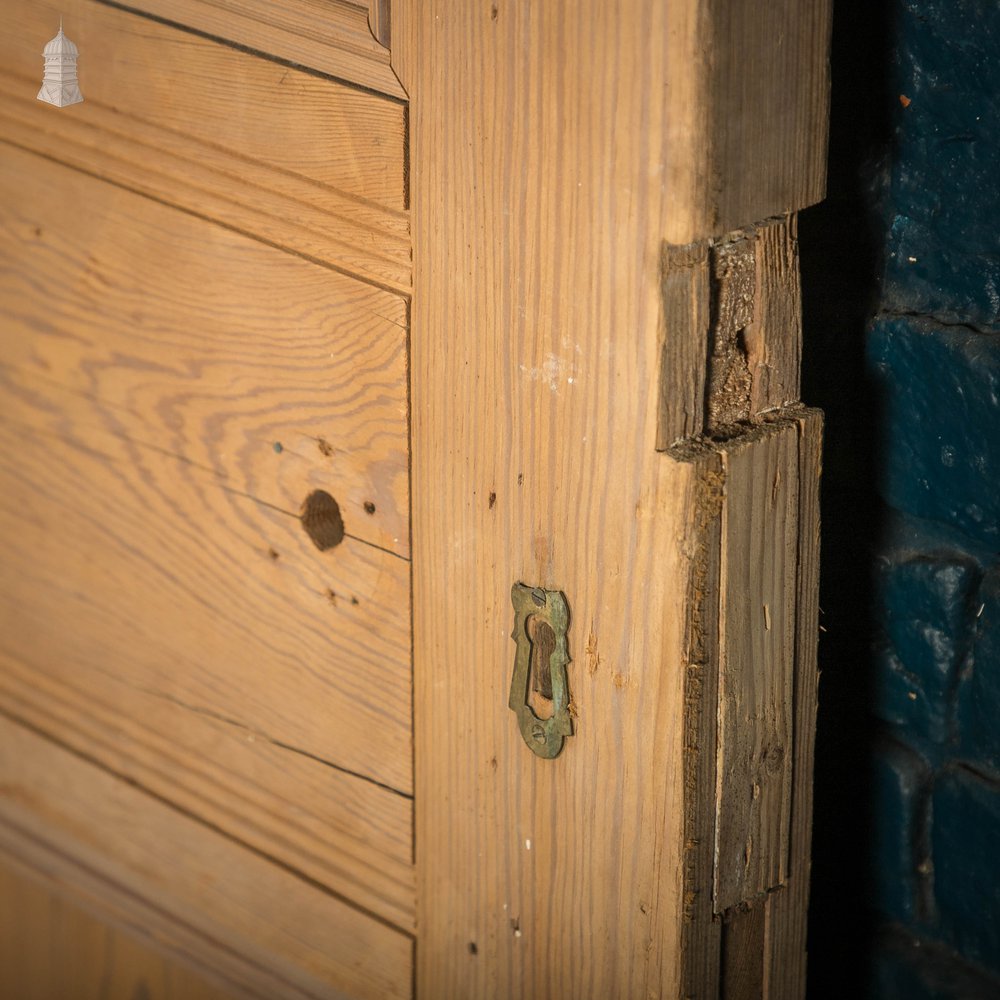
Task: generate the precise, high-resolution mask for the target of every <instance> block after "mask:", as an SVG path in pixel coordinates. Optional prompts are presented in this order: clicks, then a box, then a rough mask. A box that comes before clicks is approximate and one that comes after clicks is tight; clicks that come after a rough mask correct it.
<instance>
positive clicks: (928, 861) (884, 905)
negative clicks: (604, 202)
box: [866, 0, 1000, 1000]
mask: <svg viewBox="0 0 1000 1000" xmlns="http://www.w3.org/2000/svg"><path fill="white" fill-rule="evenodd" d="M893 12H894V20H893V25H892V40H893V41H892V48H893V55H894V62H893V67H892V77H891V84H892V86H891V90H892V94H891V101H892V105H893V112H892V114H893V137H894V143H893V147H892V149H891V150H889V151H887V157H888V162H887V169H886V171H885V184H884V187H883V189H882V190H881V191H880V192H879V193H878V197H879V199H880V201H881V207H882V213H883V219H884V235H885V261H884V276H883V282H882V289H881V298H880V308H879V312H878V315H877V316H876V318H875V320H874V322H873V323H872V325H871V327H870V330H869V333H868V340H867V352H866V364H867V370H868V374H869V377H870V380H871V387H872V390H873V398H874V401H875V413H874V432H875V434H876V436H877V440H876V442H875V456H876V469H877V470H878V471H877V476H878V481H877V484H876V486H877V491H878V493H879V495H880V497H881V498H882V500H883V501H884V503H885V506H886V511H887V513H886V517H885V528H884V530H883V531H882V533H881V537H880V539H879V543H878V550H877V552H876V553H875V560H874V566H873V570H874V585H873V586H874V593H875V599H876V609H875V634H874V659H873V662H874V670H875V687H874V704H873V706H872V707H873V711H874V713H875V714H876V715H877V716H878V718H879V719H880V720H881V723H882V726H883V729H882V735H881V736H880V738H879V740H878V741H877V743H876V746H875V748H874V761H873V770H872V795H873V802H872V807H873V813H874V835H875V843H874V849H873V867H874V876H873V902H874V905H875V907H876V909H877V910H878V911H879V914H880V916H881V919H882V922H883V929H882V935H883V936H882V938H881V939H880V942H881V943H880V946H879V950H878V954H877V960H876V962H875V964H874V967H873V970H872V977H871V983H870V986H871V992H872V994H873V995H875V996H878V997H882V998H887V1000H894V998H896V997H899V998H903V997H907V998H910V997H917V998H922V997H943V998H954V1000H959V998H970V1000H971V998H979V997H983V998H985V997H1000V3H998V2H997V0H894V3H893Z"/></svg>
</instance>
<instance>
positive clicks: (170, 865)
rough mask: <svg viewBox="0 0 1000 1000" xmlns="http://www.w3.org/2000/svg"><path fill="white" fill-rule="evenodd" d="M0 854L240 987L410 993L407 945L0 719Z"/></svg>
mask: <svg viewBox="0 0 1000 1000" xmlns="http://www.w3.org/2000/svg"><path fill="white" fill-rule="evenodd" d="M0 846H2V848H3V849H4V850H5V851H6V852H8V853H9V854H12V855H14V856H15V857H18V858H20V859H21V861H22V863H23V864H27V865H30V866H31V867H33V868H34V869H35V870H37V871H40V872H42V873H49V877H50V878H51V879H55V880H65V879H66V877H67V874H68V873H70V872H72V875H71V876H70V877H71V878H72V885H73V886H74V887H75V889H76V891H78V892H79V893H81V894H84V896H85V897H86V898H88V899H89V900H90V901H93V900H95V899H99V900H103V905H104V907H105V909H104V911H103V912H104V913H106V914H107V916H108V917H109V918H111V919H113V920H118V921H124V922H126V923H127V924H128V926H130V927H131V928H133V929H134V930H135V931H136V932H138V933H140V934H142V935H143V936H146V937H147V938H151V939H153V940H155V941H156V942H157V944H158V946H159V947H162V948H163V949H164V950H166V951H168V952H173V953H175V954H178V953H179V954H180V955H182V956H186V957H187V958H188V959H189V960H191V961H195V962H197V963H199V964H201V965H203V966H208V967H210V968H214V969H215V970H216V974H217V975H218V976H221V977H224V978H225V979H227V980H230V981H232V982H233V984H234V986H236V987H237V988H239V989H242V991H243V992H244V993H248V994H250V995H255V996H258V997H275V996H281V997H289V998H305V997H313V998H321V997H329V998H340V997H343V996H344V995H347V996H351V997H358V998H371V1000H384V998H391V997H407V996H409V995H410V992H411V991H410V986H411V983H410V975H411V968H412V965H411V963H412V942H411V940H410V939H409V938H408V937H406V936H405V935H403V934H401V933H399V932H398V931H395V930H392V929H390V928H389V927H387V926H386V925H385V924H382V923H380V922H378V921H376V920H374V919H372V918H371V917H369V916H366V915H365V914H363V913H361V912H360V911H358V910H355V909H353V908H351V907H350V906H348V905H346V904H345V903H343V902H342V901H341V900H339V899H337V898H336V897H334V896H331V895H329V894H327V893H325V892H323V891H321V890H320V889H318V888H316V887H315V886H313V885H310V884H309V883H308V882H304V881H302V880H300V879H297V878H296V877H295V876H293V875H291V874H290V873H288V872H287V871H285V870H283V869H282V868H280V867H278V866H276V865H274V864H272V863H270V862H268V861H266V860H264V859H263V858H260V857H259V856H257V855H256V854H253V853H252V852H249V851H246V850H245V849H243V848H241V847H239V846H238V845H237V844H234V843H233V842H232V841H231V840H229V839H228V838H226V837H224V836H221V835H220V834H219V833H217V832H215V831H213V830H211V829H209V828H208V827H205V826H203V825H202V824H200V823H198V822H196V821H195V820H193V819H191V818H189V817H187V816H185V815H183V814H181V813H179V812H177V811H175V810H174V809H172V808H171V807H169V806H167V805H165V804H163V803H162V802H160V801H157V800H156V799H154V798H152V797H150V796H148V795H145V794H144V793H142V792H141V791H139V790H138V789H137V788H135V787H133V786H132V785H130V784H127V783H126V782H124V781H122V780H121V779H119V778H118V777H115V776H114V775H112V774H109V773H108V772H106V771H103V770H101V769H99V768H97V767H95V766H93V765H92V764H89V763H86V762H85V761H83V760H81V759H80V758H78V757H76V756H75V755H74V754H72V753H68V752H67V751H66V750H63V749H61V748H59V747H58V746H56V745H55V744H53V743H51V742H50V741H48V740H46V739H42V738H41V737H39V736H37V735H36V734H34V733H32V732H30V731H29V730H27V729H24V728H22V727H20V726H17V725H15V724H13V723H11V722H10V721H8V720H7V719H0ZM70 866H72V867H70Z"/></svg>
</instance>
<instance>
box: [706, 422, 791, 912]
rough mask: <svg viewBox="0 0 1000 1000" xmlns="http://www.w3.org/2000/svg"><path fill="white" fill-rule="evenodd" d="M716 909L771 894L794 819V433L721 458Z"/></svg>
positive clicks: (732, 445) (752, 442)
mask: <svg viewBox="0 0 1000 1000" xmlns="http://www.w3.org/2000/svg"><path fill="white" fill-rule="evenodd" d="M722 461H723V468H724V474H725V480H726V502H725V505H724V506H723V511H722V532H721V544H722V571H721V580H720V604H719V632H720V637H721V638H720V644H719V645H720V649H719V729H718V740H719V745H718V763H717V772H716V783H717V792H716V810H717V812H716V827H715V854H716V871H715V889H714V899H715V909H716V912H718V913H721V912H722V911H724V910H727V909H729V908H730V907H733V906H736V905H737V904H739V903H743V902H749V901H751V900H753V899H754V898H756V897H757V896H758V895H761V894H763V893H764V892H766V891H767V890H768V889H771V888H773V887H774V886H777V885H780V884H781V883H782V882H783V881H784V879H785V875H786V873H787V870H788V869H787V866H788V838H789V823H790V813H791V791H792V789H791V782H792V761H793V752H792V749H793V748H792V737H793V729H792V725H793V684H794V666H795V625H796V601H797V598H798V590H797V576H796V574H797V565H798V527H799V525H798V517H799V492H798V478H799V477H798V462H799V458H798V426H797V425H796V424H794V423H789V422H783V423H775V424H768V425H765V426H764V427H763V428H762V429H761V431H760V432H758V433H755V434H754V433H752V434H748V435H745V436H744V437H742V438H739V439H737V440H735V441H731V442H728V443H727V444H726V446H725V448H724V450H723V451H722Z"/></svg>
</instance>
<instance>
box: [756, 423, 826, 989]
mask: <svg viewBox="0 0 1000 1000" xmlns="http://www.w3.org/2000/svg"><path fill="white" fill-rule="evenodd" d="M798 433H799V540H798V546H799V548H798V579H797V589H798V601H797V608H796V620H795V757H794V761H793V764H792V781H793V785H792V826H791V843H790V845H789V846H790V852H789V869H788V882H787V886H786V888H785V889H783V890H782V891H781V892H777V893H774V894H773V895H771V896H770V897H769V898H768V909H767V919H766V935H765V964H764V975H765V991H764V996H765V997H766V1000H786V998H795V997H802V996H805V992H806V930H807V927H806V924H807V921H806V916H807V912H808V906H809V870H810V866H811V863H812V853H811V847H812V819H813V810H812V804H813V781H812V775H813V758H814V738H815V734H816V705H817V695H818V688H819V669H818V666H817V659H816V657H817V639H818V637H819V603H818V599H819V556H820V516H819V487H820V476H821V475H822V454H823V417H822V414H821V413H820V412H819V411H818V410H807V411H804V412H803V413H802V414H801V415H800V417H799V418H798Z"/></svg>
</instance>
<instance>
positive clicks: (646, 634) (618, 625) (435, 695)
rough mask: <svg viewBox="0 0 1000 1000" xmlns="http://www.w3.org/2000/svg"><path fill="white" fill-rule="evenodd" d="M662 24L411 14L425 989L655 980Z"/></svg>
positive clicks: (667, 713)
mask: <svg viewBox="0 0 1000 1000" xmlns="http://www.w3.org/2000/svg"><path fill="white" fill-rule="evenodd" d="M668 13H669V12H668V11H666V10H665V9H664V6H663V5H656V4H645V5H641V9H640V5H634V6H633V8H632V11H631V13H630V14H628V15H627V16H623V15H622V14H621V12H620V11H619V10H618V9H616V8H614V7H613V5H603V4H586V5H580V6H578V7H577V8H574V9H572V10H570V9H569V7H568V6H567V5H560V4H503V3H500V4H495V5H493V8H492V11H491V7H490V5H489V4H485V5H473V4H461V5H455V4H452V3H446V2H444V0H433V2H426V0H421V2H420V3H416V4H411V5H408V11H407V14H406V17H407V18H409V19H410V22H409V23H410V24H411V25H413V27H412V34H413V36H414V42H413V45H414V49H413V54H412V56H411V57H410V61H409V65H410V67H411V69H412V72H413V77H412V86H411V87H410V93H411V97H412V104H411V115H412V131H413V156H412V169H413V173H412V181H413V200H412V212H413V220H414V233H415V254H414V259H415V264H416V270H415V293H414V302H413V309H414V312H413V330H412V386H413V421H414V422H413V497H414V508H413V518H414V521H413V530H414V571H415V581H414V582H415V586H414V599H415V608H414V614H415V620H414V630H415V632H414V641H415V650H414V655H415V661H414V670H415V685H416V712H417V715H416V732H417V755H416V760H417V768H418V771H417V798H416V800H417V802H418V803H420V805H419V808H418V809H417V828H416V830H417V841H416V843H417V852H418V880H419V881H418V927H419V934H420V939H419V947H418V952H417V960H418V977H417V989H418V993H420V994H421V995H423V996H430V997H479V998H492V997H496V998H501V997H511V996H517V997H524V998H526V1000H530V998H543V997H556V996H566V997H577V998H581V1000H583V998H588V997H594V998H602V1000H603V998H606V997H613V996H614V997H645V996H648V995H652V996H661V995H662V996H675V995H676V994H677V992H678V988H679V980H680V962H679V951H680V936H681V915H682V892H681V872H682V857H681V852H682V844H683V763H682V762H683V753H682V735H683V732H682V731H683V720H682V705H683V671H682V670H681V669H679V664H680V663H681V662H682V650H683V646H684V638H685V637H684V630H683V621H682V610H681V609H682V603H683V585H681V586H680V587H678V585H677V583H676V582H675V581H678V580H680V581H685V580H686V579H687V578H688V555H687V553H686V551H685V548H686V546H685V541H684V536H685V534H686V531H687V527H686V520H687V512H688V511H690V509H691V504H692V502H693V501H692V497H693V492H694V489H695V484H694V479H695V477H694V474H693V472H692V471H691V469H690V467H689V466H687V465H682V464H681V463H674V462H673V461H672V460H671V459H669V458H668V457H666V456H664V455H660V454H658V453H657V452H656V450H655V446H656V410H657V407H656V401H657V399H658V395H659V358H660V345H659V342H658V332H659V325H660V317H661V312H660V282H659V278H660V246H661V242H662V234H663V219H664V217H665V215H666V214H667V213H668V212H669V210H670V202H669V200H668V199H667V198H666V197H665V196H664V188H663V183H662V179H661V177H660V176H659V175H658V171H657V170H656V168H655V166H654V163H653V162H652V161H651V157H652V156H655V155H656V152H657V151H658V150H660V149H661V148H662V147H661V143H662V142H663V139H664V134H663V132H664V124H663V122H664V114H663V112H664V106H663V103H662V102H663V93H664V88H663V86H662V76H661V74H662V72H663V70H664V65H663V62H664V54H663V52H661V51H660V49H659V48H658V44H659V42H660V41H661V40H662V39H663V38H664V32H665V30H666V23H665V21H666V18H667V16H668ZM494 14H495V16H494ZM396 17H397V14H396V11H395V10H394V19H395V18H396ZM395 23H397V22H396V21H395V20H394V24H395ZM408 30H409V29H408ZM557 39H558V44H556V42H555V40H557ZM397 44H400V40H399V38H398V37H397V38H396V39H394V47H395V46H396V45H397ZM642 151H647V152H649V151H652V152H651V153H649V155H647V156H644V155H641V153H642ZM515 581H522V582H525V583H529V584H532V585H537V586H541V587H545V588H547V589H554V590H555V589H557V590H561V591H562V592H563V593H564V594H565V595H566V599H567V601H568V604H569V609H570V620H571V624H570V631H569V655H570V657H571V659H572V662H571V663H570V665H569V668H568V676H569V690H570V693H571V696H572V700H573V703H574V705H575V707H576V711H577V718H576V721H575V730H576V731H575V734H574V735H573V736H572V737H571V738H570V739H568V740H567V745H566V747H565V749H564V750H563V752H562V754H561V755H560V756H559V757H558V758H556V759H555V760H553V761H546V760H540V759H539V758H537V757H535V756H534V755H533V754H532V753H531V752H530V751H529V750H528V749H527V747H526V746H525V745H524V743H523V742H522V740H521V737H520V735H519V732H518V729H517V725H516V721H515V719H514V716H513V714H512V713H511V712H510V711H509V710H508V709H507V707H506V706H507V697H508V690H509V685H510V676H511V668H512V665H513V654H514V644H513V643H512V642H511V640H510V637H509V636H510V630H511V623H512V610H511V605H510V597H509V594H510V588H511V585H512V583H514V582H515ZM456 706H461V709H460V711H458V712H456ZM472 946H474V947H472Z"/></svg>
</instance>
